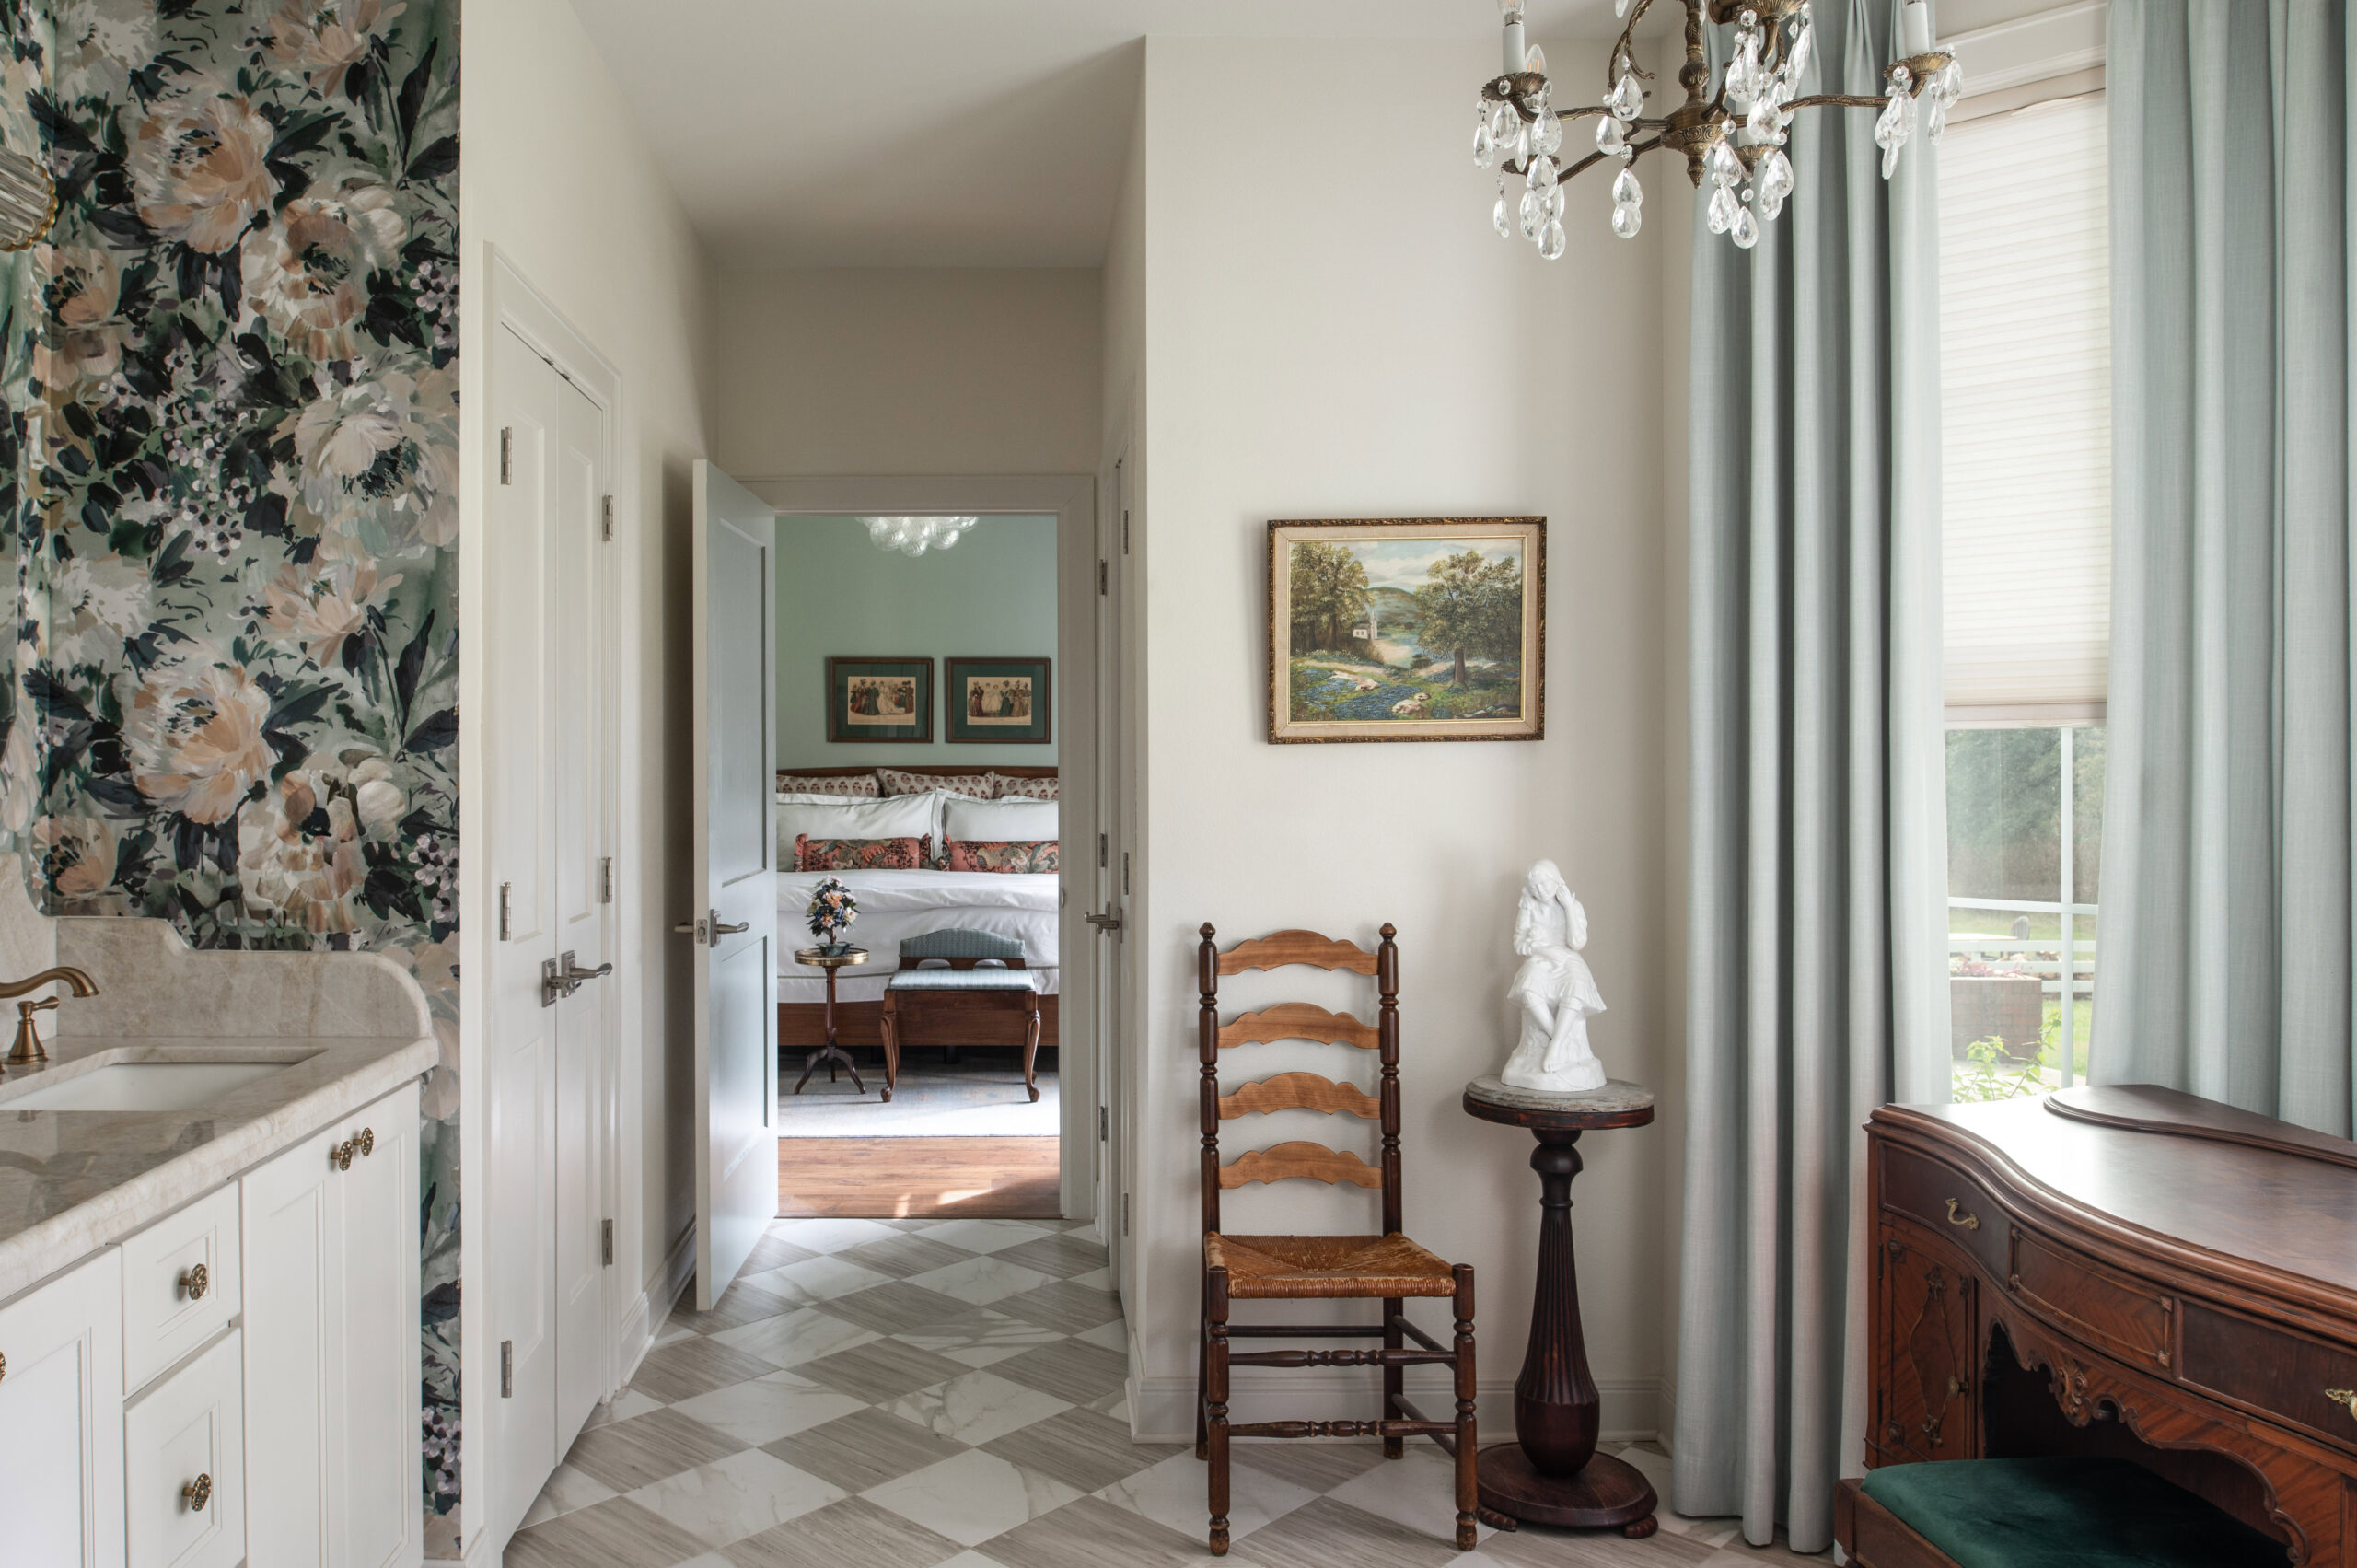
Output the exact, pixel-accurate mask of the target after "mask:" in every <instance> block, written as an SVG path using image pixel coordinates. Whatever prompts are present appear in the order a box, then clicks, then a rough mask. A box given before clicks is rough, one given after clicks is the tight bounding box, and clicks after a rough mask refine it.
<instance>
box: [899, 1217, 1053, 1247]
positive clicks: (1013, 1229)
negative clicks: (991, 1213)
mask: <svg viewBox="0 0 2357 1568" xmlns="http://www.w3.org/2000/svg"><path fill="white" fill-rule="evenodd" d="M917 1234H918V1235H919V1236H923V1237H931V1238H932V1239H933V1240H935V1241H946V1242H947V1243H948V1244H949V1245H950V1246H952V1247H962V1248H964V1249H966V1250H967V1251H969V1252H997V1251H1001V1250H1003V1249H1006V1248H1009V1247H1018V1246H1020V1245H1022V1244H1023V1243H1024V1242H1027V1241H1037V1240H1039V1237H1043V1236H1052V1235H1054V1234H1055V1233H1054V1232H1053V1231H1047V1230H1041V1229H1040V1228H1039V1226H1038V1225H1023V1224H1020V1223H1018V1222H1016V1221H1015V1220H944V1221H942V1222H941V1223H940V1224H939V1225H928V1226H926V1227H925V1228H924V1229H923V1230H921V1231H919V1232H917Z"/></svg>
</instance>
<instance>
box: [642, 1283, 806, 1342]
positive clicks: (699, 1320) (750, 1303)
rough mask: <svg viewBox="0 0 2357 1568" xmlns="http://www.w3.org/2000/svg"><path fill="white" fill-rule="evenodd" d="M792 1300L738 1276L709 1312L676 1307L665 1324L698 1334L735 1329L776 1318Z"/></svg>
mask: <svg viewBox="0 0 2357 1568" xmlns="http://www.w3.org/2000/svg"><path fill="white" fill-rule="evenodd" d="M791 1305H792V1303H790V1302H788V1301H787V1300H786V1299H785V1298H784V1297H783V1296H781V1295H778V1294H777V1293H775V1292H774V1291H770V1290H765V1289H763V1288H762V1287H761V1286H760V1285H758V1284H756V1283H752V1282H751V1281H749V1280H738V1281H737V1283H735V1284H732V1285H730V1286H729V1287H728V1288H727V1289H726V1290H725V1291H723V1292H722V1293H721V1295H720V1299H719V1300H718V1301H715V1302H714V1303H713V1304H712V1310H711V1311H709V1312H698V1311H696V1310H694V1309H693V1308H691V1307H687V1306H686V1305H684V1304H683V1305H681V1306H680V1307H677V1308H675V1309H674V1310H673V1311H672V1313H671V1316H670V1317H669V1318H668V1319H667V1320H666V1321H665V1323H664V1328H665V1329H666V1330H675V1329H692V1330H695V1331H696V1332H697V1333H699V1334H716V1333H718V1332H720V1331H721V1330H724V1329H734V1328H737V1327H740V1326H741V1325H743V1324H746V1323H754V1322H759V1321H760V1320H761V1318H774V1317H776V1316H777V1315H778V1314H779V1313H781V1312H784V1311H785V1310H786V1309H787V1307H790V1306H791Z"/></svg>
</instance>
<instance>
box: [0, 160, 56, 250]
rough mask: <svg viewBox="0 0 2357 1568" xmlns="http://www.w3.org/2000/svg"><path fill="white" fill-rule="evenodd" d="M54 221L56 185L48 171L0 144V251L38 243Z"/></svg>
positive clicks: (23, 247)
mask: <svg viewBox="0 0 2357 1568" xmlns="http://www.w3.org/2000/svg"><path fill="white" fill-rule="evenodd" d="M56 221H57V186H56V184H55V182H54V181H52V180H51V179H50V178H49V171H48V170H47V169H44V168H41V165H40V164H38V163H36V162H34V161H33V160H32V159H31V158H29V157H25V155H24V154H22V153H17V152H10V151H8V150H7V149H6V148H5V147H0V250H24V249H25V248H26V247H27V246H29V245H34V244H38V243H39V242H40V240H41V237H42V236H43V235H45V234H47V233H48V232H49V226H50V225H52V224H53V223H55V222H56Z"/></svg>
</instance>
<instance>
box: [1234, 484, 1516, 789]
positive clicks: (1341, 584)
mask: <svg viewBox="0 0 2357 1568" xmlns="http://www.w3.org/2000/svg"><path fill="white" fill-rule="evenodd" d="M1267 655H1268V660H1269V740H1270V743H1271V744H1272V745H1279V746H1283V745H1304V744H1318V743H1322V742H1329V741H1382V740H1539V739H1543V738H1545V736H1546V733H1547V722H1546V714H1547V705H1546V676H1547V668H1546V666H1547V519H1546V518H1544V517H1381V518H1326V519H1299V520H1281V521H1272V522H1271V523H1270V524H1269V617H1268V647H1267Z"/></svg>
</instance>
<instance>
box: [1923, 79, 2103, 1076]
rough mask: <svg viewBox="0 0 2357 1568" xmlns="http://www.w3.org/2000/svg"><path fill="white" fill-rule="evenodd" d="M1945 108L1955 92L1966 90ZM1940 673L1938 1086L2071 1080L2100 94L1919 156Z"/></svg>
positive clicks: (2094, 513)
mask: <svg viewBox="0 0 2357 1568" xmlns="http://www.w3.org/2000/svg"><path fill="white" fill-rule="evenodd" d="M1967 107H1968V108H1969V100H1968V106H1967ZM1940 182H1941V203H1940V205H1941V236H1940V243H1941V254H1940V293H1941V301H1940V354H1941V366H1940V397H1941V424H1942V429H1941V449H1942V450H1941V460H1942V468H1943V472H1942V492H1943V499H1942V505H1941V525H1942V529H1943V536H1942V576H1943V588H1944V592H1945V613H1944V624H1943V633H1944V638H1943V640H1944V644H1945V648H1944V659H1943V666H1944V669H1943V675H1944V680H1943V684H1944V686H1945V698H1946V703H1947V712H1948V724H1949V731H1948V742H1947V764H1948V772H1947V802H1948V906H1949V919H1948V930H1949V938H1948V948H1949V987H1950V996H1949V1002H1950V1016H1951V1024H1952V1028H1951V1037H1952V1041H1951V1042H1952V1045H1953V1048H1954V1051H1955V1053H1956V1098H1959V1099H1978V1098H1998V1097H2001V1096H2004V1095H2010V1094H2023V1093H2042V1092H2045V1091H2046V1090H2049V1089H2052V1088H2057V1087H2061V1086H2067V1085H2069V1084H2072V1083H2073V1082H2076V1081H2078V1080H2079V1079H2081V1078H2082V1077H2084V1074H2085V1072H2086V1064H2087V1060H2088V1056H2089V1052H2090V1051H2091V1050H2092V1049H2093V1047H2094V1045H2095V1040H2094V1038H2093V1036H2094V1012H2095V1006H2094V997H2095V955H2096V928H2097V922H2098V916H2099V909H2098V892H2099V888H2098V877H2099V875H2100V866H2099V865H2098V862H2099V859H2100V850H2101V844H2102V808H2103V766H2104V730H2103V704H2104V697H2105V691H2106V687H2107V679H2108V668H2107V666H2108V651H2109V641H2110V632H2111V627H2110V598H2111V473H2110V469H2111V322H2110V309H2111V298H2110V261H2109V252H2108V216H2107V197H2108V189H2107V187H2108V180H2107V151H2106V129H2105V115H2104V103H2103V95H2102V94H2101V93H2100V92H2095V93H2085V94H2081V95H2079V96H2076V97H2072V98H2064V99H2054V100H2050V101H2047V102H2041V103H2034V104H2031V105H2029V106H2028V107H2026V108H2019V109H2013V110H2007V111H2004V112H2002V113H1995V114H1988V115H1985V116H1982V117H1980V118H1978V119H1968V120H1965V121H1963V122H1960V123H1958V124H1956V126H1954V127H1953V128H1952V129H1951V130H1950V131H1949V132H1948V134H1947V137H1946V139H1945V142H1944V144H1943V145H1942V147H1941V149H1940Z"/></svg>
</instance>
